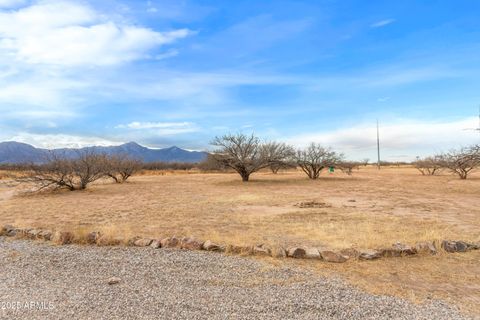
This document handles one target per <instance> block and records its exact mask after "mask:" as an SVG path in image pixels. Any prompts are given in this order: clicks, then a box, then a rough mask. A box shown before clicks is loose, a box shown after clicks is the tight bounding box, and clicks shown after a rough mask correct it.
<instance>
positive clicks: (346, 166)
mask: <svg viewBox="0 0 480 320" xmlns="http://www.w3.org/2000/svg"><path fill="white" fill-rule="evenodd" d="M362 164H363V163H362ZM337 167H338V168H339V169H340V170H342V171H343V172H345V173H346V174H347V175H349V176H351V175H352V173H353V169H359V168H360V163H359V162H355V161H340V162H339V163H338V164H337Z"/></svg>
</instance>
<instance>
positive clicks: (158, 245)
mask: <svg viewBox="0 0 480 320" xmlns="http://www.w3.org/2000/svg"><path fill="white" fill-rule="evenodd" d="M150 247H152V248H153V249H158V248H161V247H162V242H161V240H160V239H154V240H153V241H152V243H151V244H150Z"/></svg>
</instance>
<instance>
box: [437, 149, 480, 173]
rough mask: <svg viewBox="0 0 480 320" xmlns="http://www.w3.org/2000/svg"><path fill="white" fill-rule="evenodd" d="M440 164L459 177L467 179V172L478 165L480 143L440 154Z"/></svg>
mask: <svg viewBox="0 0 480 320" xmlns="http://www.w3.org/2000/svg"><path fill="white" fill-rule="evenodd" d="M440 159H441V161H442V164H443V166H444V167H445V168H447V169H448V170H450V171H451V172H453V173H455V174H457V175H458V176H459V177H460V179H467V176H468V174H469V173H470V172H471V171H473V170H475V169H476V168H478V167H480V145H474V146H471V147H466V148H461V149H459V150H452V151H450V152H448V153H445V154H443V155H441V156H440Z"/></svg>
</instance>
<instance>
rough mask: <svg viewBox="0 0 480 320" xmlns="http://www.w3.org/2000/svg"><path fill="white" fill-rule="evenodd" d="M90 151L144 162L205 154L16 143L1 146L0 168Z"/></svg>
mask: <svg viewBox="0 0 480 320" xmlns="http://www.w3.org/2000/svg"><path fill="white" fill-rule="evenodd" d="M82 151H93V152H95V153H102V154H107V155H126V156H128V157H130V158H133V159H138V160H141V161H143V162H191V163H194V162H200V161H202V160H204V159H205V158H206V156H207V153H206V152H201V151H188V150H184V149H181V148H178V147H175V146H173V147H170V148H164V149H150V148H147V147H144V146H141V145H139V144H138V143H136V142H129V143H125V144H122V145H119V146H108V147H103V146H93V147H85V148H61V149H51V150H50V149H41V148H35V147H34V146H31V145H29V144H26V143H20V142H15V141H6V142H0V164H20V163H42V162H45V160H46V159H47V158H48V154H49V153H51V152H54V153H55V154H60V155H62V156H65V157H67V158H75V157H76V156H77V155H78V153H79V152H82Z"/></svg>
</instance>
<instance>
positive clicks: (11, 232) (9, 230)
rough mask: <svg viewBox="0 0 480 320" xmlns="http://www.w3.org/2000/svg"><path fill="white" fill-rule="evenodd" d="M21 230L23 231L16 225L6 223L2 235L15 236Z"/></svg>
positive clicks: (0, 233)
mask: <svg viewBox="0 0 480 320" xmlns="http://www.w3.org/2000/svg"><path fill="white" fill-rule="evenodd" d="M20 232H21V230H20V229H18V228H15V227H14V226H12V225H9V224H7V225H4V226H3V227H2V230H1V232H0V235H2V236H6V237H14V236H16V235H17V234H19V233H20Z"/></svg>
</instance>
